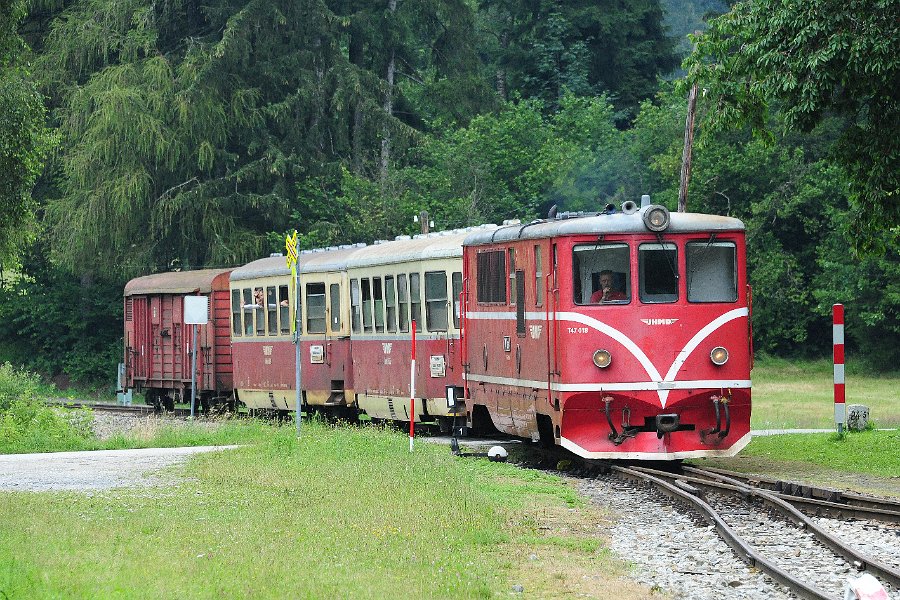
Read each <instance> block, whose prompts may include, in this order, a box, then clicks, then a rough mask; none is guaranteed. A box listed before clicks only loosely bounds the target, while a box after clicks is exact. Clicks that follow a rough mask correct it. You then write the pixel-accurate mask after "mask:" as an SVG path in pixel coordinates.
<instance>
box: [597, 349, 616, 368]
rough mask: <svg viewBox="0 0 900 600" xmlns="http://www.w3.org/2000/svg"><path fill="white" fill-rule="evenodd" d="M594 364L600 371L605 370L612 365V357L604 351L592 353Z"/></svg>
mask: <svg viewBox="0 0 900 600" xmlns="http://www.w3.org/2000/svg"><path fill="white" fill-rule="evenodd" d="M594 364H595V365H597V366H598V367H599V368H601V369H605V368H606V367H608V366H609V365H610V364H612V355H611V354H610V353H609V352H607V351H606V350H597V351H596V352H594Z"/></svg>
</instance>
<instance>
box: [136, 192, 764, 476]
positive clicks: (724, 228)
mask: <svg viewBox="0 0 900 600" xmlns="http://www.w3.org/2000/svg"><path fill="white" fill-rule="evenodd" d="M642 204H643V206H641V207H640V208H638V207H637V206H636V205H635V204H634V203H633V202H626V203H625V204H624V205H623V207H622V208H623V210H622V211H621V212H618V213H616V212H614V211H608V212H609V213H611V214H606V213H591V214H582V213H579V214H565V213H563V214H560V215H554V217H552V218H548V219H545V220H540V221H535V222H532V223H527V224H521V223H518V222H514V223H512V224H504V226H501V227H497V226H494V225H485V226H481V227H478V228H469V229H468V230H457V231H452V232H438V233H433V234H428V235H419V236H415V237H413V238H410V237H408V236H400V237H398V238H397V239H396V240H394V241H389V242H376V243H375V244H373V245H370V246H365V245H362V244H359V245H356V246H343V247H340V248H328V249H323V250H317V251H307V252H304V253H301V255H300V257H299V261H298V269H299V273H300V280H301V281H300V300H301V302H300V311H301V314H300V317H301V318H300V319H299V322H300V331H299V332H298V335H297V338H298V339H299V343H300V345H301V346H300V350H301V360H302V365H301V366H302V382H301V385H302V397H303V405H304V409H305V410H317V411H322V412H325V413H327V414H331V415H334V416H342V417H349V418H351V419H352V418H354V417H355V416H356V415H358V414H360V413H364V414H368V415H369V416H370V417H372V418H376V419H389V420H397V421H409V419H410V414H409V396H410V376H411V372H410V368H411V361H410V355H411V349H412V348H411V341H412V333H411V325H412V322H413V321H415V322H416V324H417V330H418V333H417V341H418V345H417V357H416V382H417V383H416V402H415V412H416V415H415V419H416V421H417V422H428V423H436V424H438V425H440V426H441V428H442V429H444V430H446V429H448V428H449V427H450V425H451V423H452V422H453V420H454V419H458V421H457V424H463V423H465V424H466V425H467V426H468V427H469V428H475V429H485V428H487V427H491V426H492V427H494V428H496V429H498V430H500V431H502V432H505V433H509V434H512V435H516V436H519V437H523V438H526V439H530V440H533V441H540V442H541V443H543V444H548V445H553V444H556V445H561V446H563V447H565V448H567V449H569V450H570V451H572V452H573V453H575V454H578V455H580V456H583V457H586V458H627V459H644V460H672V459H682V458H690V457H699V456H729V455H733V454H736V453H737V452H738V451H739V450H740V449H741V448H742V447H743V446H744V445H746V444H747V443H748V442H749V439H750V433H749V429H750V369H751V366H752V365H751V362H752V359H751V357H752V348H751V342H750V335H749V333H750V332H749V300H750V297H749V288H748V287H747V283H746V275H745V272H746V263H745V246H744V226H743V224H742V223H741V222H740V221H739V220H737V219H732V218H728V217H719V216H710V215H700V214H691V213H676V214H669V212H668V211H667V210H666V209H665V208H664V207H662V206H657V205H650V204H649V199H648V198H647V197H645V199H644V201H643V202H642ZM136 281H140V280H136ZM133 283H134V282H132V283H130V284H129V286H133ZM126 289H127V290H128V289H130V288H126ZM128 293H129V292H128V291H126V294H128ZM195 293H196V292H195ZM229 298H230V315H231V328H230V331H231V352H232V353H233V362H234V377H233V382H232V381H231V380H229V381H227V382H226V381H225V380H224V379H221V378H220V379H217V380H216V382H217V383H218V384H220V385H221V388H220V389H219V390H218V391H217V394H218V395H219V396H225V395H231V394H232V389H231V387H233V388H234V396H233V397H236V398H237V399H238V400H239V401H240V402H241V403H243V404H245V405H246V406H247V407H249V408H252V409H265V410H277V411H290V410H293V408H294V402H295V397H296V384H295V347H294V345H293V343H292V337H293V334H292V330H291V323H292V322H294V321H295V315H294V314H293V308H292V307H293V306H294V303H295V299H294V290H293V282H292V281H291V276H290V272H289V270H288V269H287V267H286V265H285V261H284V258H283V257H272V258H268V259H262V260H259V261H255V262H253V263H250V264H248V265H246V266H244V267H239V268H237V269H235V270H234V271H233V272H231V274H230V291H229ZM226 305H227V304H226ZM216 306H218V304H216ZM214 310H215V309H214ZM217 324H218V322H217ZM127 325H128V324H127V323H126V331H128V329H127ZM216 329H218V327H217V328H216ZM126 335H127V334H126ZM127 339H132V338H127ZM131 348H132V349H131V350H130V352H132V353H133V352H134V350H133V342H132V346H131ZM182 364H187V363H183V361H182ZM185 381H187V385H188V386H189V385H190V377H189V376H188V377H186V378H185V377H184V375H183V374H182V375H181V376H180V379H179V383H178V385H177V386H176V387H179V386H180V389H181V390H182V392H181V395H182V396H183V395H184V391H183V390H184V382H185ZM203 381H204V382H205V380H203ZM216 382H214V383H213V385H216ZM229 386H230V387H229ZM225 387H228V389H222V388H225ZM188 391H189V390H188ZM209 394H211V392H210V393H209ZM209 394H208V395H209ZM165 397H168V396H165ZM148 401H149V400H148Z"/></svg>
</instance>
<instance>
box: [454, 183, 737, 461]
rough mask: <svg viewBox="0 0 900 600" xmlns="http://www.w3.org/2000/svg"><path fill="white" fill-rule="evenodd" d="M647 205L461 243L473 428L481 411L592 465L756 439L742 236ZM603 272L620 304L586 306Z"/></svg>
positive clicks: (724, 224) (717, 221) (693, 452)
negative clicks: (601, 460)
mask: <svg viewBox="0 0 900 600" xmlns="http://www.w3.org/2000/svg"><path fill="white" fill-rule="evenodd" d="M643 204H645V206H642V207H641V208H640V209H639V210H638V208H637V206H635V205H634V203H626V205H625V206H624V207H623V209H624V210H623V212H618V213H615V214H592V215H587V216H585V215H565V214H564V215H559V216H558V217H557V218H553V219H547V220H542V221H536V222H534V223H530V224H525V225H517V226H508V227H503V228H500V229H497V230H496V231H485V232H477V233H473V234H472V235H470V236H468V237H467V238H466V240H465V242H464V246H465V253H464V262H465V274H466V275H465V276H466V282H467V294H466V321H465V342H464V344H465V347H466V359H465V360H466V363H467V365H468V372H467V374H466V387H467V412H468V414H469V422H470V425H471V424H475V425H477V424H478V420H479V419H481V418H483V417H484V416H485V415H489V416H490V419H491V421H492V422H493V424H494V425H495V426H496V427H497V429H499V430H500V431H503V432H506V433H509V434H513V435H517V436H521V437H525V438H531V439H533V440H538V439H540V440H541V441H542V442H544V443H548V444H558V445H561V446H563V447H565V448H567V449H569V450H571V451H572V452H574V453H576V454H578V455H580V456H584V457H588V458H628V459H646V460H672V459H682V458H689V457H698V456H728V455H733V454H736V453H737V452H738V451H739V450H740V449H741V448H742V447H743V446H745V445H746V444H747V443H748V442H749V440H750V433H749V429H750V369H751V355H752V348H751V346H750V336H749V289H748V287H747V281H746V263H745V246H744V226H743V224H742V223H741V221H739V220H737V219H733V218H729V217H720V216H711V215H702V214H691V213H674V214H671V215H669V213H668V211H667V210H666V209H665V208H664V207H661V206H656V205H649V201H646V202H644V203H643ZM604 271H609V273H607V277H608V278H611V279H612V280H613V281H614V282H615V284H616V287H618V288H619V291H620V294H618V295H617V296H618V297H619V299H614V300H609V301H607V302H600V301H597V302H596V303H591V297H592V295H594V292H595V290H596V288H597V286H598V285H599V279H600V273H601V272H604ZM609 297H613V296H609Z"/></svg>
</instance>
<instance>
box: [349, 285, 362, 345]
mask: <svg viewBox="0 0 900 600" xmlns="http://www.w3.org/2000/svg"><path fill="white" fill-rule="evenodd" d="M350 323H351V325H352V327H353V333H359V332H360V331H362V314H361V313H360V297H359V281H358V280H356V279H351V280H350Z"/></svg>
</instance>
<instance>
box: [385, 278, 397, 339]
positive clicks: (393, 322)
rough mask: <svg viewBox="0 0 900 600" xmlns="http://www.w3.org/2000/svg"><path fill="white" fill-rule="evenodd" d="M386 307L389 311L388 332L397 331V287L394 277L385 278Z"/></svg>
mask: <svg viewBox="0 0 900 600" xmlns="http://www.w3.org/2000/svg"><path fill="white" fill-rule="evenodd" d="M384 294H385V295H384V306H385V309H386V311H387V330H388V331H390V332H392V333H393V332H395V331H397V286H395V285H394V276H393V275H388V276H387V277H385V278H384Z"/></svg>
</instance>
